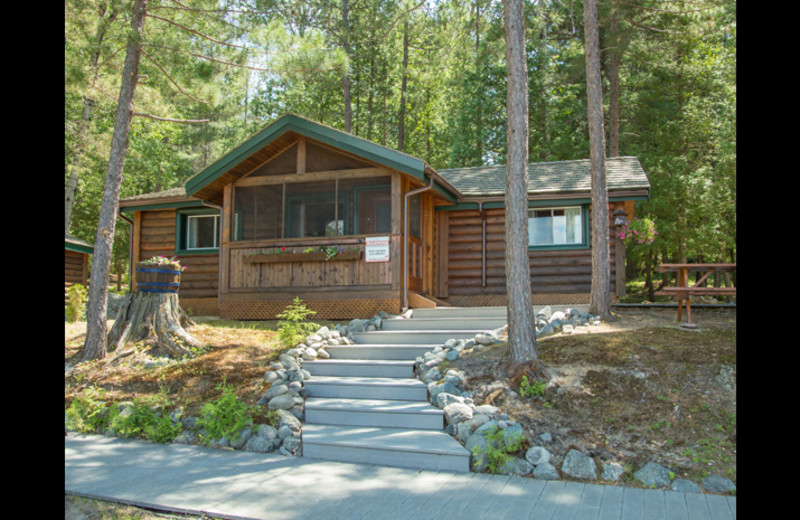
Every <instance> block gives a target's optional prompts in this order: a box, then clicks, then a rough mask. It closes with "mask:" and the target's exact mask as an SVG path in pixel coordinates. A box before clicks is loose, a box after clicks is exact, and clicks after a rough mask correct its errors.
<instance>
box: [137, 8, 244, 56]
mask: <svg viewBox="0 0 800 520" xmlns="http://www.w3.org/2000/svg"><path fill="white" fill-rule="evenodd" d="M147 17H148V18H154V19H156V20H161V21H162V22H167V23H169V24H172V25H174V26H175V27H178V28H179V29H183V30H184V31H187V32H190V33H192V34H196V35H197V36H199V37H201V38H204V39H206V40H208V41H211V42H214V43H216V44H218V45H225V46H227V47H234V48H236V49H244V50H246V51H253V50H255V49H250V48H248V47H244V46H242V45H236V44H234V43H227V42H223V41H220V40H216V39H214V38H212V37H211V36H208V35H207V34H203V33H201V32H200V31H196V30H194V29H190V28H189V27H186V26H185V25H181V24H179V23H178V22H174V21H172V20H168V19H166V18H162V17H160V16H156V15H154V14H148V15H147Z"/></svg>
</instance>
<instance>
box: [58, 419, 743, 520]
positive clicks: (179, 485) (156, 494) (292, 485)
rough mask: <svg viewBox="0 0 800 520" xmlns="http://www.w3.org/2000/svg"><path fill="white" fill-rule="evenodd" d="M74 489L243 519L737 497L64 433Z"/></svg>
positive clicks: (721, 511) (652, 504)
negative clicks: (430, 469) (364, 463)
mask: <svg viewBox="0 0 800 520" xmlns="http://www.w3.org/2000/svg"><path fill="white" fill-rule="evenodd" d="M64 462H65V468H64V476H65V482H64V490H65V492H66V493H67V494H73V495H79V496H85V497H89V498H97V499H102V500H110V501H114V502H121V503H125V504H130V505H134V506H140V507H149V508H153V509H160V510H166V511H173V512H180V513H189V514H195V515H201V514H206V515H212V516H217V517H222V518H236V519H269V520H282V519H314V518H324V519H325V520H335V519H345V520H357V519H360V518H364V519H369V520H381V519H386V520H402V519H421V520H447V519H458V520H467V519H479V518H489V519H492V520H502V519H509V520H523V519H526V518H530V519H534V518H535V519H536V520H546V519H555V520H561V519H570V520H584V519H597V520H604V519H615V520H641V519H660V520H705V519H710V520H718V519H724V520H730V519H735V518H736V498H735V497H727V496H722V495H708V494H700V493H676V492H672V491H662V490H645V489H638V488H626V487H617V486H611V485H600V484H582V483H578V482H564V481H542V480H535V479H531V478H522V477H510V476H508V475H486V474H480V473H449V472H437V471H427V470H426V471H419V470H409V469H402V468H390V467H383V466H372V465H359V464H350V463H342V462H330V461H322V460H315V459H310V458H304V457H284V456H282V455H274V454H257V453H247V452H240V451H231V450H220V449H212V448H202V447H198V446H186V445H180V444H165V445H161V444H150V443H147V442H143V441H134V440H127V439H118V438H112V437H103V436H99V435H87V436H79V435H77V434H74V433H71V432H70V434H69V436H68V437H65V438H64Z"/></svg>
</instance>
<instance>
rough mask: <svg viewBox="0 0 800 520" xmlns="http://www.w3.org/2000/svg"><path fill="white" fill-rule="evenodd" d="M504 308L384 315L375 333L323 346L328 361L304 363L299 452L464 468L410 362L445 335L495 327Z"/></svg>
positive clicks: (465, 459) (464, 458)
mask: <svg viewBox="0 0 800 520" xmlns="http://www.w3.org/2000/svg"><path fill="white" fill-rule="evenodd" d="M505 323H506V308H505V307H481V308H455V307H438V308H435V309H415V310H414V313H413V316H412V318H411V319H392V320H384V321H383V327H382V330H380V331H374V332H362V333H358V334H354V339H355V341H356V344H355V345H336V346H334V345H331V346H329V347H327V351H328V353H329V354H330V355H331V359H327V360H322V359H318V360H315V361H307V362H305V363H304V364H303V368H305V369H307V370H308V371H309V372H310V373H311V379H309V380H307V381H306V382H305V383H304V384H305V386H306V388H307V389H308V391H309V397H308V399H307V400H306V407H305V424H304V426H303V456H305V457H312V458H320V459H328V460H337V461H344V462H358V463H368V464H379V465H385V466H398V467H406V468H418V469H430V470H445V471H458V472H467V471H469V458H470V454H469V452H468V451H467V450H466V449H465V448H464V447H463V446H462V445H461V444H460V443H459V442H458V441H457V440H455V439H454V438H453V437H451V436H450V435H448V434H447V433H445V432H444V431H443V430H444V426H445V422H444V413H443V412H442V410H440V409H438V408H436V407H434V406H432V405H431V404H429V403H428V389H427V386H426V385H425V384H424V383H422V382H421V381H419V380H417V379H416V378H415V377H414V373H413V370H414V360H415V359H416V357H417V356H421V355H423V354H424V353H425V352H428V351H430V350H433V349H434V348H435V347H436V346H437V345H442V344H444V342H445V341H446V340H448V339H450V338H456V339H458V338H471V337H473V336H474V335H475V334H477V333H479V332H484V331H486V330H490V329H496V328H499V327H502V326H503V325H505Z"/></svg>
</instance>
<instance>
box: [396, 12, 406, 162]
mask: <svg viewBox="0 0 800 520" xmlns="http://www.w3.org/2000/svg"><path fill="white" fill-rule="evenodd" d="M407 87H408V16H406V19H405V21H404V22H403V78H402V80H401V83H400V111H399V112H400V114H399V116H398V119H399V121H398V125H397V149H398V150H400V151H401V152H402V151H403V147H405V139H406V88H407Z"/></svg>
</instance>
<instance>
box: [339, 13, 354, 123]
mask: <svg viewBox="0 0 800 520" xmlns="http://www.w3.org/2000/svg"><path fill="white" fill-rule="evenodd" d="M349 16H350V6H349V2H348V0H342V21H343V22H344V28H343V31H344V35H343V39H344V53H345V55H346V56H347V68H346V69H345V71H344V78H342V90H343V98H344V131H345V132H347V133H348V134H350V133H352V131H353V108H352V102H351V101H350V21H349Z"/></svg>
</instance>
